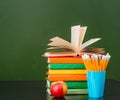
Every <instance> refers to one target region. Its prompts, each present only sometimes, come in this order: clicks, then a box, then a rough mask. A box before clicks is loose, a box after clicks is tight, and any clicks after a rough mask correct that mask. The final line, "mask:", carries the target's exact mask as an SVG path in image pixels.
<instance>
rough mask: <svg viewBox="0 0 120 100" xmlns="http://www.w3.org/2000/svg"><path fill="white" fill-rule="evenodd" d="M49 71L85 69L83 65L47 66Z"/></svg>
mask: <svg viewBox="0 0 120 100" xmlns="http://www.w3.org/2000/svg"><path fill="white" fill-rule="evenodd" d="M48 67H49V69H59V70H61V69H66V70H67V69H85V65H84V64H49V65H48Z"/></svg>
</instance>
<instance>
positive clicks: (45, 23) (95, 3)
mask: <svg viewBox="0 0 120 100" xmlns="http://www.w3.org/2000/svg"><path fill="white" fill-rule="evenodd" d="M119 4H120V1H117V0H116V1H115V0H1V1H0V81H3V80H41V79H45V72H46V71H47V67H46V66H47V58H44V57H42V54H43V53H44V52H45V49H46V48H47V43H49V39H50V38H52V37H54V36H60V37H62V38H64V39H66V40H68V41H70V32H71V29H70V28H71V26H73V25H86V26H88V29H87V33H86V36H85V40H88V39H90V38H94V37H101V38H102V40H101V41H99V42H97V43H95V44H94V45H92V46H96V47H104V48H105V50H106V52H109V53H110V55H111V56H112V58H111V60H110V63H109V66H108V69H107V78H110V79H115V80H120V74H119V70H120V66H119V53H118V52H119V51H120V46H119V42H120V39H119V37H120V25H119V23H120V19H119V18H120V12H119V9H120V6H119Z"/></svg>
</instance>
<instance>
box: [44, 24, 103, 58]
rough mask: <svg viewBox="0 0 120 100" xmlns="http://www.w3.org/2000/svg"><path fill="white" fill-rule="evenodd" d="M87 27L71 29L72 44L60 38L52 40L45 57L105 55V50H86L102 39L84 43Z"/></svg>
mask: <svg viewBox="0 0 120 100" xmlns="http://www.w3.org/2000/svg"><path fill="white" fill-rule="evenodd" d="M86 29H87V27H86V26H84V27H80V25H78V26H73V27H71V43H70V42H68V41H66V40H64V39H62V38H60V37H57V36H56V37H54V38H52V39H50V41H51V42H50V43H49V44H48V46H50V47H49V48H47V50H48V51H47V52H46V53H45V54H44V56H47V57H49V56H78V55H80V54H83V53H98V54H99V53H100V54H101V53H104V48H86V47H87V46H89V45H91V44H93V43H95V42H97V41H98V40H100V39H101V38H94V39H90V40H88V41H86V42H85V43H83V39H84V36H85V33H86Z"/></svg>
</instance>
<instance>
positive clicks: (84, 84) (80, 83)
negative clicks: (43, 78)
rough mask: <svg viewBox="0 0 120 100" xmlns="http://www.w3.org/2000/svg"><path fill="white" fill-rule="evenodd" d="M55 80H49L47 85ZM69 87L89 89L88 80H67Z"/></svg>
mask: <svg viewBox="0 0 120 100" xmlns="http://www.w3.org/2000/svg"><path fill="white" fill-rule="evenodd" d="M52 83H53V82H50V81H48V80H47V86H48V87H50V86H51V84H52ZM65 83H66V85H67V87H68V89H87V88H88V87H87V81H65Z"/></svg>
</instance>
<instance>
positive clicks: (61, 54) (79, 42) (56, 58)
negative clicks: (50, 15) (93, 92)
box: [44, 25, 104, 94]
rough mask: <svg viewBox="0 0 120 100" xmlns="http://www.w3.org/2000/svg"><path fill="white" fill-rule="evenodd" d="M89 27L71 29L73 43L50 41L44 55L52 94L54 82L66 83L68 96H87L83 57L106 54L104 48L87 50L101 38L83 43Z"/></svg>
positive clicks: (48, 85) (60, 39)
mask: <svg viewBox="0 0 120 100" xmlns="http://www.w3.org/2000/svg"><path fill="white" fill-rule="evenodd" d="M86 29H87V27H86V26H85V27H80V25H78V26H73V27H72V28H71V43H70V42H68V41H66V40H64V39H62V38H60V37H54V38H52V39H50V41H51V43H49V44H48V46H50V47H49V48H48V49H47V50H48V51H47V52H46V53H45V54H44V56H45V57H47V58H48V62H47V63H48V73H47V87H48V88H47V91H48V93H49V94H50V90H49V89H50V86H51V84H52V82H55V81H64V82H65V83H66V84H67V87H68V92H67V94H87V93H88V91H87V76H86V69H85V66H84V64H83V60H82V57H81V55H83V54H84V53H87V54H91V53H97V54H99V53H100V54H101V53H104V49H103V48H86V47H87V46H89V45H91V44H93V43H94V42H96V41H98V40H100V39H101V38H94V39H90V40H88V41H87V42H85V43H83V39H84V36H85V33H86Z"/></svg>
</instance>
